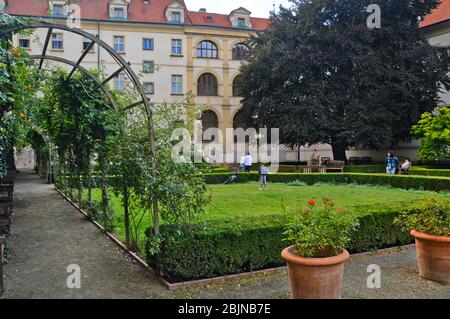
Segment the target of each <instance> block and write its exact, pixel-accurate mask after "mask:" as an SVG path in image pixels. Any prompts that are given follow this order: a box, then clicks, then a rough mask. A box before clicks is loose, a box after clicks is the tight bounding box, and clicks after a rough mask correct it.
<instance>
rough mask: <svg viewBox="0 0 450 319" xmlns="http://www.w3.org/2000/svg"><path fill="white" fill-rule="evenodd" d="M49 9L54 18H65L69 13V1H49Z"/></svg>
mask: <svg viewBox="0 0 450 319" xmlns="http://www.w3.org/2000/svg"><path fill="white" fill-rule="evenodd" d="M48 7H49V9H50V14H51V16H52V17H65V16H66V15H67V14H68V12H67V10H68V7H67V1H66V0H60V1H49V3H48Z"/></svg>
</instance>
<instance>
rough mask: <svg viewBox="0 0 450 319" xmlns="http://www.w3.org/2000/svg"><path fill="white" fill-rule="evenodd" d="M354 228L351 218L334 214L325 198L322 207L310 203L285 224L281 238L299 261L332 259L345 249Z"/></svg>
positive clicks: (343, 214) (354, 221) (352, 217)
mask: <svg viewBox="0 0 450 319" xmlns="http://www.w3.org/2000/svg"><path fill="white" fill-rule="evenodd" d="M321 205H322V206H323V208H322V207H320V206H321ZM357 224H358V223H357V221H356V218H355V216H354V215H351V214H346V213H345V212H344V211H343V210H337V209H336V208H335V204H334V203H333V202H331V199H330V198H329V197H326V198H325V199H324V200H323V203H322V204H317V203H316V201H314V200H310V201H309V206H308V207H307V208H306V209H304V210H301V211H299V212H297V213H296V214H295V215H294V217H293V218H292V220H291V221H290V222H289V223H288V227H287V230H286V231H285V232H284V235H285V240H287V241H289V242H292V243H293V244H294V246H295V248H296V249H297V253H298V255H299V256H301V257H332V256H337V255H339V254H341V253H342V251H343V250H344V249H345V248H347V244H348V243H349V241H350V239H351V233H352V231H353V230H354V229H355V228H356V226H357Z"/></svg>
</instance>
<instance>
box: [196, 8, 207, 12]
mask: <svg viewBox="0 0 450 319" xmlns="http://www.w3.org/2000/svg"><path fill="white" fill-rule="evenodd" d="M198 12H206V8H200V10H198Z"/></svg>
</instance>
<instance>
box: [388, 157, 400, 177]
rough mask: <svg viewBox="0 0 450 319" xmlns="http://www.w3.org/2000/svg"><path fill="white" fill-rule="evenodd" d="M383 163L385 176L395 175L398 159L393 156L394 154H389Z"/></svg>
mask: <svg viewBox="0 0 450 319" xmlns="http://www.w3.org/2000/svg"><path fill="white" fill-rule="evenodd" d="M384 162H385V164H386V174H395V171H396V170H397V167H398V164H399V163H400V161H399V159H398V157H397V156H395V155H394V153H392V152H389V153H388V156H387V157H386V160H385V161H384Z"/></svg>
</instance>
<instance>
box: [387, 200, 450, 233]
mask: <svg viewBox="0 0 450 319" xmlns="http://www.w3.org/2000/svg"><path fill="white" fill-rule="evenodd" d="M394 222H395V223H396V224H398V225H401V226H402V227H403V228H404V229H408V230H411V229H414V230H416V231H419V232H421V233H426V234H430V235H435V236H450V199H449V198H438V197H436V196H432V197H428V198H426V199H425V200H424V201H423V202H422V203H421V204H420V205H419V206H418V207H417V209H415V210H414V211H413V212H402V213H401V214H400V215H399V216H398V217H397V218H396V219H395V220H394Z"/></svg>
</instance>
